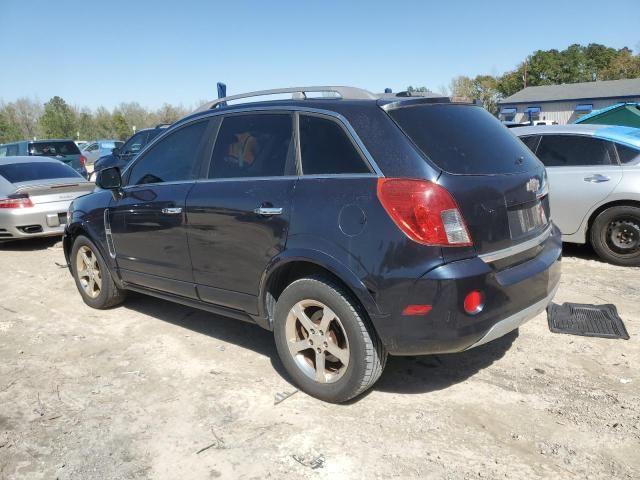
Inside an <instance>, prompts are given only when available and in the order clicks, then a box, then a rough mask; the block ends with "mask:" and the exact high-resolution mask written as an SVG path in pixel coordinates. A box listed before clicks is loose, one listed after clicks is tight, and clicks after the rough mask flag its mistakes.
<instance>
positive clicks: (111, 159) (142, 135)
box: [92, 124, 169, 178]
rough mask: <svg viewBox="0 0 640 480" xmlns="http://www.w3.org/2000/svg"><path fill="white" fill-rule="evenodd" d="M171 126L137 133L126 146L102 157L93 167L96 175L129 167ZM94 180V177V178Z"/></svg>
mask: <svg viewBox="0 0 640 480" xmlns="http://www.w3.org/2000/svg"><path fill="white" fill-rule="evenodd" d="M168 126H169V125H166V124H161V125H158V126H156V127H154V128H145V129H143V130H140V131H139V132H137V133H135V134H134V135H132V136H131V137H129V139H128V140H127V141H126V142H125V143H124V145H121V146H118V147H116V148H115V151H113V152H112V153H107V154H106V155H104V156H102V157H100V158H99V159H98V160H96V162H95V163H94V165H93V171H94V174H97V173H98V172H99V171H100V170H102V169H104V168H107V167H119V168H124V167H126V166H127V164H128V163H129V161H131V159H133V158H135V156H136V155H137V154H138V153H139V152H140V151H141V150H142V149H143V148H144V147H145V146H146V145H147V144H148V143H151V141H152V140H153V139H154V138H156V137H157V136H158V135H159V134H160V133H162V132H164V130H165V129H166V128H167V127H168ZM92 178H93V177H92Z"/></svg>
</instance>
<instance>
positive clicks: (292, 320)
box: [274, 277, 387, 403]
mask: <svg viewBox="0 0 640 480" xmlns="http://www.w3.org/2000/svg"><path fill="white" fill-rule="evenodd" d="M274 334H275V341H276V347H277V350H278V354H279V356H280V359H281V360H282V363H283V364H284V367H285V369H286V370H287V372H288V373H289V375H291V377H292V378H293V380H294V382H295V383H296V384H297V386H298V387H299V388H300V389H301V390H303V391H305V392H306V393H308V394H309V395H312V396H314V397H316V398H319V399H321V400H325V401H328V402H333V403H339V402H345V401H347V400H349V399H351V398H353V397H355V396H357V395H359V394H360V393H362V392H364V391H365V390H367V389H369V388H370V387H371V386H372V385H373V384H374V383H375V382H376V381H377V380H378V378H380V375H381V374H382V370H383V369H384V365H385V362H386V358H387V353H386V350H385V349H384V346H383V345H382V342H380V340H379V338H378V336H377V335H376V332H375V331H374V330H373V328H372V326H371V325H370V323H369V322H368V320H367V319H366V317H365V314H364V312H363V311H362V309H361V307H360V306H359V304H358V303H357V302H356V301H355V300H353V299H352V298H351V296H350V295H349V294H348V293H347V292H346V291H345V290H344V289H343V288H341V287H340V286H338V285H337V284H335V283H334V282H332V281H331V280H330V279H328V278H325V277H309V278H302V279H300V280H296V281H295V282H293V283H292V284H291V285H289V286H288V287H287V288H286V289H285V290H284V292H282V295H280V298H279V299H278V302H277V304H276V308H275V312H274Z"/></svg>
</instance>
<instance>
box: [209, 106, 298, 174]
mask: <svg viewBox="0 0 640 480" xmlns="http://www.w3.org/2000/svg"><path fill="white" fill-rule="evenodd" d="M292 123H293V122H292V116H291V115H289V114H284V113H275V114H271V113H269V114H247V115H232V116H229V117H226V118H225V119H224V120H223V121H222V125H221V126H220V131H219V132H218V137H217V139H216V146H215V148H214V149H213V156H212V159H211V166H210V168H209V178H245V177H275V176H282V175H285V174H294V173H295V149H294V143H293V140H292V138H293V135H292V133H293V128H292Z"/></svg>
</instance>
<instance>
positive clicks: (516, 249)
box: [478, 223, 553, 263]
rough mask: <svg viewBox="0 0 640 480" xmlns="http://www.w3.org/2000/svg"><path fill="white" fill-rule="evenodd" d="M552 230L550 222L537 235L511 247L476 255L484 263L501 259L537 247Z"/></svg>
mask: <svg viewBox="0 0 640 480" xmlns="http://www.w3.org/2000/svg"><path fill="white" fill-rule="evenodd" d="M552 232H553V224H552V223H550V224H549V226H548V227H547V228H546V229H545V230H544V231H543V232H542V233H541V234H540V235H538V236H537V237H535V238H532V239H530V240H527V241H526V242H522V243H519V244H517V245H513V246H512V247H507V248H503V249H502V250H496V251H495V252H489V253H483V254H481V255H478V257H480V259H481V260H482V261H484V262H485V263H491V262H495V261H496V260H501V259H503V258H507V257H510V256H512V255H517V254H518V253H522V252H524V251H525V250H529V249H530V248H533V247H537V246H538V245H540V244H541V243H542V242H544V241H545V240H546V239H547V238H549V236H550V235H551V233H552Z"/></svg>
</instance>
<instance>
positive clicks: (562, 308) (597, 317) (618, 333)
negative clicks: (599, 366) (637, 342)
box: [547, 303, 629, 340]
mask: <svg viewBox="0 0 640 480" xmlns="http://www.w3.org/2000/svg"><path fill="white" fill-rule="evenodd" d="M547 320H548V321H549V330H551V331H552V332H554V333H567V334H569V335H582V336H585V337H602V338H622V339H624V340H629V334H628V333H627V329H626V328H625V326H624V323H623V321H622V319H621V318H620V316H619V315H618V310H616V306H615V305H589V304H583V303H563V304H562V305H558V304H555V303H552V304H551V305H549V308H548V309H547Z"/></svg>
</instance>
